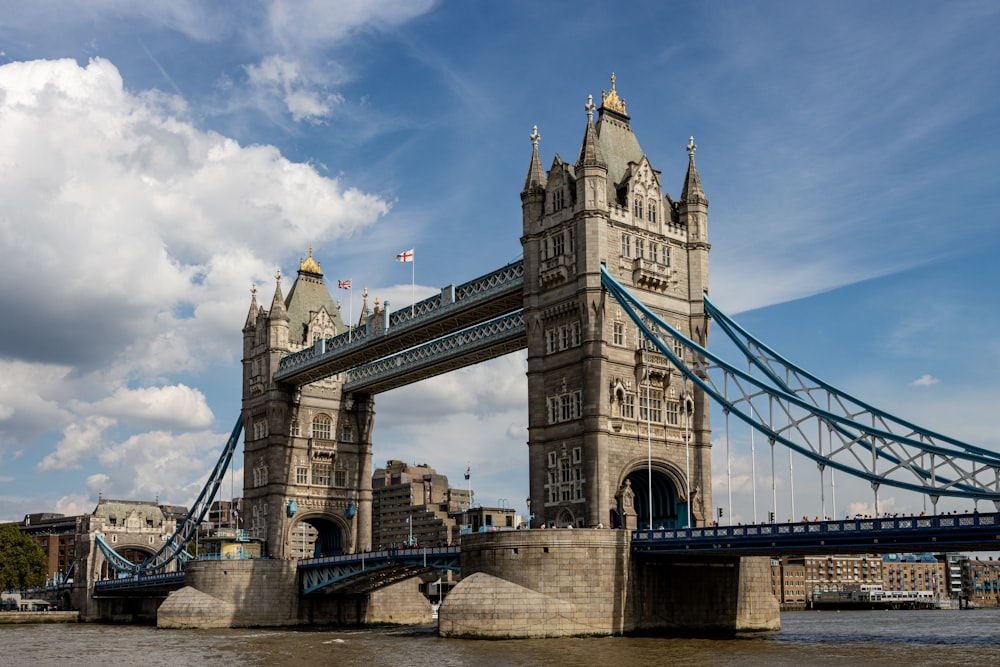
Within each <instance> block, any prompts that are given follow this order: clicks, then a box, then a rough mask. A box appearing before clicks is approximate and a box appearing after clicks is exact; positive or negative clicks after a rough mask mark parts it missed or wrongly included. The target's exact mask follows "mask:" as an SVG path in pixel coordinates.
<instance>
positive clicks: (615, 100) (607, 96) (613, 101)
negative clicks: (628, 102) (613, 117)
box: [601, 72, 627, 115]
mask: <svg viewBox="0 0 1000 667" xmlns="http://www.w3.org/2000/svg"><path fill="white" fill-rule="evenodd" d="M601 106H602V107H603V108H605V109H610V110H611V111H617V112H618V113H620V114H624V115H627V114H626V113H625V98H624V97H618V91H617V90H615V73H614V72H612V73H611V92H610V93H609V92H606V91H603V90H602V91H601Z"/></svg>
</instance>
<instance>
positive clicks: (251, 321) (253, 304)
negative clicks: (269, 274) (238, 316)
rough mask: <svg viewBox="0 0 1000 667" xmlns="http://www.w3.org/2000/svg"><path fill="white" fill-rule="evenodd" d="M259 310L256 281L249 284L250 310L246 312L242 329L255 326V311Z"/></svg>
mask: <svg viewBox="0 0 1000 667" xmlns="http://www.w3.org/2000/svg"><path fill="white" fill-rule="evenodd" d="M259 310H260V306H258V305H257V283H253V284H252V285H250V312H248V313H247V321H246V324H244V325H243V328H244V329H249V328H251V327H254V326H257V312H258V311H259Z"/></svg>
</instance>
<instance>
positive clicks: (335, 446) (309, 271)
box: [242, 250, 374, 558]
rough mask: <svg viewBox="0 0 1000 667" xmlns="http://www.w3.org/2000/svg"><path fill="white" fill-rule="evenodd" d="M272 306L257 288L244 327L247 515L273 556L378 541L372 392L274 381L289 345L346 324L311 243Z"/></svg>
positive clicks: (330, 383) (342, 549) (335, 383)
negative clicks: (292, 278)
mask: <svg viewBox="0 0 1000 667" xmlns="http://www.w3.org/2000/svg"><path fill="white" fill-rule="evenodd" d="M276 281H277V285H276V287H275V290H274V297H273V299H272V301H271V308H270V309H269V310H266V309H264V308H263V307H262V306H259V305H258V304H257V295H256V289H255V290H254V294H253V296H252V298H251V303H250V312H249V313H248V315H247V320H246V324H245V325H244V327H243V426H244V429H243V433H244V463H243V466H244V468H243V469H244V479H243V497H244V500H243V516H242V519H243V524H242V527H243V528H244V529H246V530H247V531H248V532H249V533H250V534H251V535H252V536H255V537H261V538H263V539H265V540H266V549H267V552H268V554H269V555H270V556H271V557H273V558H301V557H312V556H314V555H335V554H340V553H353V552H355V551H361V550H367V549H370V548H371V504H372V491H371V489H372V485H371V475H372V460H371V455H372V441H371V434H372V424H373V418H374V399H373V398H372V397H371V396H370V395H367V394H363V395H362V394H352V395H349V396H344V395H343V392H342V386H343V380H342V377H340V376H339V375H334V376H332V377H328V378H325V379H323V380H319V381H317V382H313V383H311V384H308V385H304V386H289V385H286V384H283V383H278V382H275V381H274V379H273V377H274V373H275V372H276V371H277V369H278V362H279V360H280V359H281V357H283V356H285V355H286V354H289V353H292V352H297V351H298V350H301V349H304V348H306V347H309V346H311V345H314V344H320V345H322V341H323V340H325V339H326V338H329V337H332V336H335V335H337V334H340V333H343V332H344V331H346V330H347V328H346V326H345V325H344V322H343V320H342V319H341V315H340V307H339V305H334V303H333V299H332V298H331V296H330V292H329V290H327V287H326V284H325V283H324V281H323V273H322V271H321V270H320V265H319V263H317V262H316V261H315V260H314V259H313V257H312V250H310V251H309V257H308V259H305V260H303V261H302V262H301V264H300V266H299V271H298V276H297V277H296V280H295V283H294V284H293V285H292V288H291V290H289V293H288V298H287V299H286V298H283V297H282V292H281V276H280V275H278V276H276Z"/></svg>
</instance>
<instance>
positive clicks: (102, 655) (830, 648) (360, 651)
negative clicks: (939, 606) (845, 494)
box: [0, 609, 1000, 667]
mask: <svg viewBox="0 0 1000 667" xmlns="http://www.w3.org/2000/svg"><path fill="white" fill-rule="evenodd" d="M781 622H782V630H781V632H777V633H773V634H761V635H753V636H746V637H740V638H734V639H648V638H623V637H607V638H584V639H532V640H504V641H485V640H479V641H476V640H457V639H441V638H439V637H438V636H437V635H436V634H435V632H434V629H433V628H417V629H415V628H406V629H400V628H391V629H390V628H379V629H373V630H340V629H310V630H158V629H156V628H152V627H142V626H122V625H94V624H51V625H22V626H16V625H0V665H3V666H4V667H6V666H7V665H12V666H17V667H20V666H22V665H23V666H28V665H38V666H40V667H46V666H48V665H59V666H60V667H65V666H66V665H73V666H74V667H81V666H83V667H85V666H89V665H102V666H107V665H140V666H142V667H159V666H161V665H162V666H167V665H169V666H174V665H182V666H183V667H197V666H200V665H211V666H213V667H215V666H219V667H228V666H240V667H255V666H257V665H277V666H279V667H299V666H302V667H308V666H311V665H338V666H340V665H365V666H366V667H382V666H383V665H385V666H390V665H391V666H399V665H407V666H411V665H412V666H422V665H433V666H434V667H453V666H458V665H497V666H500V665H503V666H505V667H506V666H508V665H574V666H589V665H595V666H600V667H618V666H619V665H669V664H681V665H684V666H685V667H692V666H699V665H713V666H714V665H797V666H805V665H845V664H849V665H876V664H877V665H879V666H880V667H886V666H890V665H935V666H937V667H943V666H945V665H992V664H996V663H997V661H998V659H1000V610H997V609H974V610H928V611H839V612H836V611H803V612H789V613H783V614H782V616H781Z"/></svg>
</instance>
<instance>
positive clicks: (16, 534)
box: [0, 523, 48, 590]
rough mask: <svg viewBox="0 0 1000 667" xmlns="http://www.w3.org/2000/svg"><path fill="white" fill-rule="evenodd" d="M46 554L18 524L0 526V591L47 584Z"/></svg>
mask: <svg viewBox="0 0 1000 667" xmlns="http://www.w3.org/2000/svg"><path fill="white" fill-rule="evenodd" d="M47 565H48V563H47V562H46V558H45V552H44V551H42V548H41V547H40V546H38V542H36V541H35V540H34V539H33V538H31V537H29V536H27V535H25V534H24V533H22V532H21V531H20V530H18V528H17V524H14V523H6V524H3V525H0V590H9V589H21V588H32V587H34V586H42V585H43V584H45V570H46V567H47Z"/></svg>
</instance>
